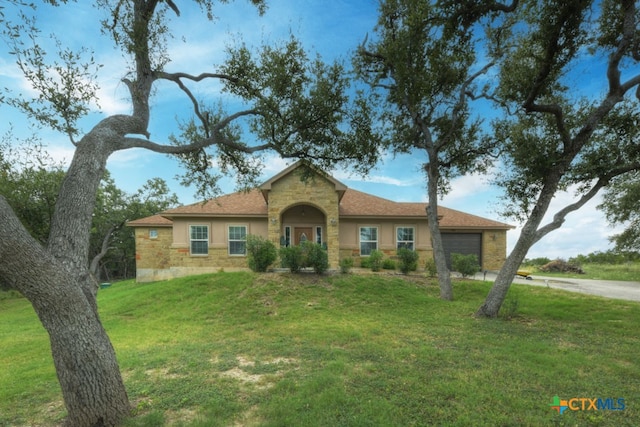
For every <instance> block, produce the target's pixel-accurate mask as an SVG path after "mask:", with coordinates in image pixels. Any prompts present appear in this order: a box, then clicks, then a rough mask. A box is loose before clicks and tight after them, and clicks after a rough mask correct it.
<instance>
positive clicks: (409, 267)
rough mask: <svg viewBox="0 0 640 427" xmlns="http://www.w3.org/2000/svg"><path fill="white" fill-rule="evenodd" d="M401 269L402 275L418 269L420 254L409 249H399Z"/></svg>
mask: <svg viewBox="0 0 640 427" xmlns="http://www.w3.org/2000/svg"><path fill="white" fill-rule="evenodd" d="M398 258H399V267H400V271H401V272H402V274H409V272H410V271H416V270H417V269H418V253H417V252H416V251H412V250H411V249H407V248H400V249H398Z"/></svg>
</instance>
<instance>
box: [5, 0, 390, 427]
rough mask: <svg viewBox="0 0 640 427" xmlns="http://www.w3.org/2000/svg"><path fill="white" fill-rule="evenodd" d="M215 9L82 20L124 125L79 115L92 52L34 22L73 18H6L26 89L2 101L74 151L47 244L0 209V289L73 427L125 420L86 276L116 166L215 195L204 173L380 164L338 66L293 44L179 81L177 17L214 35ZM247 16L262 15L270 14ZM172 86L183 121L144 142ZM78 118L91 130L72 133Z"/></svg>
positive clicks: (100, 5)
mask: <svg viewBox="0 0 640 427" xmlns="http://www.w3.org/2000/svg"><path fill="white" fill-rule="evenodd" d="M221 3H227V1H226V0H220V1H219V2H216V1H213V0H196V1H195V2H193V3H191V4H189V3H180V4H178V3H175V2H173V1H171V0H164V1H159V0H133V1H126V2H125V1H119V0H100V1H97V2H95V3H94V4H92V6H95V7H96V11H95V12H94V13H93V14H89V15H87V16H86V17H87V18H88V19H92V18H95V26H96V28H97V27H100V28H101V29H102V34H103V35H104V36H105V37H106V38H107V39H109V40H110V41H111V43H112V46H113V47H114V48H115V49H116V50H117V51H118V52H119V53H120V54H121V55H122V56H123V57H125V58H126V59H127V64H128V65H127V66H126V67H123V68H122V69H121V70H116V71H114V70H111V71H110V72H111V73H114V72H115V74H117V75H119V78H120V79H121V82H122V85H124V87H126V89H127V102H129V104H130V110H129V112H128V113H124V114H111V115H99V116H97V117H96V116H95V115H88V113H90V112H94V110H95V108H96V104H99V99H98V98H99V97H98V90H99V87H98V83H97V81H98V80H97V76H98V75H99V74H100V73H101V72H103V71H102V70H103V66H102V65H103V64H101V63H99V62H98V61H97V60H96V55H95V52H93V51H92V50H91V48H84V47H82V48H77V46H75V47H74V46H68V45H65V44H64V43H63V42H62V40H61V38H60V37H58V36H57V35H56V34H43V32H42V29H41V28H40V23H39V22H38V20H37V17H38V13H42V11H43V10H49V9H47V8H52V7H59V8H64V10H65V11H67V13H65V14H61V15H60V16H61V19H63V20H69V22H72V20H73V18H75V16H74V11H75V10H77V8H79V7H81V6H80V5H79V4H77V3H74V2H69V3H67V2H57V1H50V2H46V3H40V4H37V5H36V4H27V3H26V2H22V1H19V0H15V1H11V2H10V3H9V5H10V6H11V7H13V8H14V9H12V10H11V13H6V10H5V9H2V15H1V16H0V21H1V23H2V24H3V27H4V29H3V37H4V38H5V40H6V41H7V44H8V46H9V48H10V50H11V54H12V55H13V56H14V58H15V60H16V63H17V66H18V68H19V70H20V71H21V72H22V74H23V76H24V78H25V79H26V81H27V82H28V84H29V85H30V87H31V88H32V89H33V90H32V91H27V92H25V93H15V92H12V93H9V94H7V95H6V96H4V97H3V98H2V100H3V102H5V103H8V104H10V105H12V106H14V107H16V108H18V109H20V110H21V111H22V112H23V113H24V114H25V115H26V116H28V117H29V118H30V119H32V120H33V121H35V122H38V123H39V124H40V125H42V126H46V127H48V128H50V129H53V130H54V131H57V132H60V133H63V134H65V135H66V136H67V137H68V138H69V140H70V143H71V144H72V145H73V149H74V154H73V159H72V161H71V164H70V165H69V168H68V170H67V171H66V173H65V174H64V177H63V179H62V182H61V184H60V190H59V192H58V197H57V200H56V203H55V208H54V210H53V214H52V216H51V222H50V229H49V234H48V238H47V241H46V244H42V242H38V241H37V240H35V239H33V237H32V236H31V235H30V234H29V232H28V231H27V230H26V229H25V228H24V227H23V226H22V225H21V223H20V221H19V219H18V218H17V217H16V215H15V212H14V211H13V210H12V209H11V206H10V205H9V204H8V203H7V200H6V198H5V197H0V259H2V262H1V263H0V281H1V282H2V283H4V284H6V285H8V286H10V287H12V288H13V289H16V290H18V291H19V292H21V293H22V294H23V295H24V296H25V297H26V298H27V299H29V301H30V302H31V303H32V305H33V307H34V309H35V310H36V312H37V314H38V316H39V318H40V319H41V321H42V323H43V326H44V327H45V328H46V330H47V332H48V333H49V337H50V341H51V347H52V355H53V359H54V363H55V365H56V372H57V374H58V378H59V380H60V385H61V389H62V393H63V397H64V402H65V406H66V408H67V411H68V416H69V420H68V422H69V423H70V424H72V425H78V426H80V425H87V426H89V425H97V424H100V425H116V424H119V423H120V421H121V420H122V418H123V417H124V416H126V414H127V413H128V412H129V409H130V407H129V402H128V397H127V393H126V390H125V388H124V384H123V382H122V376H121V375H120V372H119V369H118V365H117V360H116V357H115V352H114V350H113V347H112V345H111V343H110V340H109V338H108V336H107V334H106V332H105V330H104V328H103V327H102V324H101V322H100V318H99V314H98V310H97V301H96V293H97V289H98V286H97V282H96V280H95V278H94V277H93V275H92V274H91V272H90V266H89V265H88V259H89V256H90V253H91V239H90V235H91V229H92V224H93V215H94V209H95V204H96V201H97V200H98V199H99V197H98V196H99V195H100V194H101V182H102V179H103V177H104V176H105V172H106V164H107V160H108V159H109V158H110V156H111V155H112V154H114V153H117V152H121V151H124V150H129V149H133V148H138V149H145V150H149V151H151V152H156V153H161V154H169V155H174V156H178V157H179V158H180V159H181V161H182V162H183V164H184V166H185V168H186V170H187V172H186V174H185V176H186V178H185V179H186V180H187V182H191V181H192V182H193V183H195V184H196V185H197V186H198V188H199V189H200V190H201V192H202V193H209V194H210V193H211V192H213V193H215V192H216V191H217V186H216V182H215V178H216V175H215V173H212V169H211V167H212V165H214V164H215V165H216V166H218V168H219V170H220V171H222V172H223V173H230V174H233V175H234V176H236V177H238V181H239V184H240V185H241V186H244V185H248V184H250V183H252V182H254V181H255V178H256V176H257V174H256V171H257V170H259V167H260V164H261V159H260V153H264V152H273V153H277V154H278V155H279V156H281V157H283V158H302V159H307V160H309V161H313V162H317V163H318V164H319V165H320V166H327V165H333V164H334V163H336V162H342V163H344V164H351V165H355V167H357V168H359V170H366V169H367V168H368V167H370V166H372V165H373V164H375V161H376V159H377V157H378V155H379V151H378V146H377V144H378V141H379V138H378V136H377V132H376V128H375V123H374V122H372V121H371V120H369V109H370V106H369V105H368V104H367V103H366V102H364V100H363V99H362V98H361V97H359V95H358V94H357V93H355V94H354V93H353V92H352V91H351V90H350V86H349V79H348V78H346V77H345V70H344V66H343V65H342V64H340V63H339V62H334V63H331V64H327V63H324V62H323V61H322V60H321V59H320V58H318V57H314V56H313V55H311V54H309V53H308V52H306V51H305V50H304V49H303V47H302V45H301V43H300V42H299V41H297V40H296V39H295V37H293V36H292V37H291V38H290V39H289V40H285V41H283V42H281V43H272V44H269V45H265V46H260V47H257V48H250V47H248V46H246V45H244V44H243V43H236V44H235V45H230V46H228V47H227V48H226V52H225V55H224V58H223V59H222V60H221V61H216V62H217V63H215V64H214V65H210V66H209V67H207V68H206V69H199V70H191V69H180V66H181V65H182V64H180V63H176V64H172V67H171V69H169V67H168V64H169V63H170V61H171V60H172V58H171V55H170V51H169V49H168V41H169V40H183V39H182V38H181V37H184V36H186V34H188V32H189V30H193V29H194V27H193V26H191V27H184V26H183V27H180V26H179V25H175V23H176V22H178V21H179V19H180V16H182V15H183V14H184V12H185V11H186V10H187V9H188V10H189V12H192V13H193V12H194V10H199V13H200V17H201V18H202V21H201V22H202V25H212V24H215V23H216V20H215V19H214V14H215V10H216V7H219V6H220V4H221ZM251 3H252V4H253V5H254V6H256V7H257V10H258V12H259V13H264V12H265V10H266V3H265V2H263V1H261V0H251ZM82 6H86V4H83V5H82ZM195 13H198V12H197V11H196V12H195ZM100 16H102V18H100ZM69 25H70V26H72V24H71V23H70V24H69ZM181 30H185V31H186V33H181V32H180V31H181ZM44 39H51V40H54V43H53V45H52V47H51V48H45V44H44V43H43V40H44ZM167 87H171V88H173V89H176V90H177V92H178V93H180V94H181V96H182V99H183V100H186V101H187V104H188V105H190V108H191V117H192V118H191V119H190V120H187V121H186V122H185V123H182V125H181V126H180V127H178V126H176V133H175V134H174V137H173V138H170V139H169V138H167V139H166V140H165V139H163V138H160V139H159V140H155V139H154V138H153V136H152V135H151V133H150V132H149V125H150V121H151V117H152V115H153V114H154V113H155V111H154V110H153V109H152V105H153V94H154V93H155V91H160V90H166V89H167ZM229 98H231V99H233V100H234V102H229ZM176 105H178V104H176ZM94 118H95V119H94ZM81 119H87V120H89V123H90V124H89V125H88V126H87V125H86V123H87V122H86V121H85V122H83V123H84V124H85V125H84V126H81V125H80V120H81ZM90 119H94V120H93V121H92V120H90ZM84 127H88V129H89V130H87V131H85V130H84V129H83V128H84ZM212 178H214V179H213V180H212ZM103 190H104V188H103ZM114 194H115V192H114ZM104 195H105V196H106V195H108V192H107V193H104ZM98 201H99V200H98ZM96 354H97V355H99V357H95V355H96Z"/></svg>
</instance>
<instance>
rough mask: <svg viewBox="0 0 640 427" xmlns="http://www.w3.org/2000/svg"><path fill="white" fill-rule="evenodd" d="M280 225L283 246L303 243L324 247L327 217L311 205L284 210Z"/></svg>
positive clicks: (300, 205)
mask: <svg viewBox="0 0 640 427" xmlns="http://www.w3.org/2000/svg"><path fill="white" fill-rule="evenodd" d="M280 224H281V226H282V229H281V233H282V239H281V243H282V244H283V245H284V246H291V245H299V244H300V243H302V242H304V241H311V242H315V243H319V244H325V245H326V239H327V232H326V228H327V217H326V215H325V214H324V213H323V212H322V211H321V210H320V209H318V208H317V207H315V206H313V205H310V204H299V205H295V206H291V207H289V208H287V209H285V210H284V211H283V212H282V214H281V216H280Z"/></svg>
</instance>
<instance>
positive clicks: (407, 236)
mask: <svg viewBox="0 0 640 427" xmlns="http://www.w3.org/2000/svg"><path fill="white" fill-rule="evenodd" d="M414 230H415V229H414V228H413V227H398V228H396V249H401V248H407V249H411V250H413V249H414V242H415V237H414Z"/></svg>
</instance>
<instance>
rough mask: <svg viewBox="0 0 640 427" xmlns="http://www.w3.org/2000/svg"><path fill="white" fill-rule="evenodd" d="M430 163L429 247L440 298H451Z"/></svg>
mask: <svg viewBox="0 0 640 427" xmlns="http://www.w3.org/2000/svg"><path fill="white" fill-rule="evenodd" d="M429 157H430V158H432V159H435V158H436V155H435V154H431V153H430V156H429ZM432 169H433V168H432V167H430V165H426V166H425V170H426V171H427V180H428V183H427V192H428V198H429V205H428V206H427V223H428V225H429V232H430V233H431V247H432V248H433V259H434V261H435V263H436V271H437V272H438V283H439V284H440V298H441V299H443V300H447V301H451V300H453V287H452V286H451V274H450V273H449V268H448V267H447V257H446V255H445V252H444V245H443V244H442V234H441V233H440V224H439V223H438V175H437V172H436V171H433V170H432Z"/></svg>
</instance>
